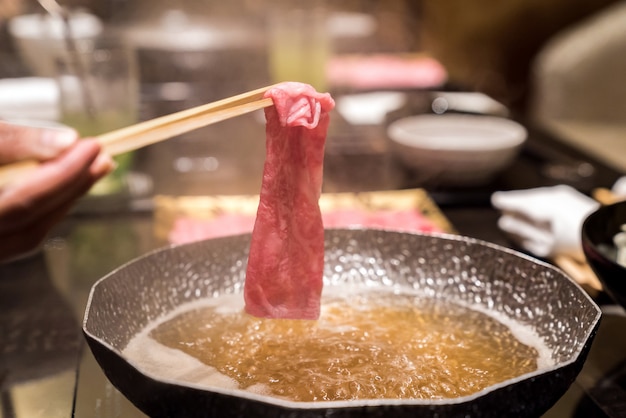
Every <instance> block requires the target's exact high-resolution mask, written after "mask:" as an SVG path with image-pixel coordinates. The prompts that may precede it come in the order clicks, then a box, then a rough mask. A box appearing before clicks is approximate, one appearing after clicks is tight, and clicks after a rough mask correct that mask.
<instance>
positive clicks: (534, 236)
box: [491, 185, 599, 261]
mask: <svg viewBox="0 0 626 418" xmlns="http://www.w3.org/2000/svg"><path fill="white" fill-rule="evenodd" d="M491 203H492V205H493V206H494V207H495V208H496V209H499V210H500V211H502V215H501V217H500V218H499V219H498V226H499V227H500V229H502V231H504V232H505V233H507V234H508V235H509V236H510V237H511V239H512V240H513V241H515V242H516V243H517V244H518V245H520V246H521V247H522V248H524V249H526V250H527V251H529V252H530V253H532V254H534V255H536V256H538V257H543V258H548V257H555V256H557V255H567V256H570V257H573V258H575V259H577V260H580V261H584V255H583V252H582V244H581V229H582V224H583V222H584V220H585V219H586V217H587V216H588V215H589V214H590V213H591V212H593V211H594V210H595V209H596V208H597V207H598V206H599V203H598V202H596V201H595V200H593V199H592V198H590V197H588V196H586V195H584V194H582V193H580V192H578V191H577V190H576V189H574V188H573V187H570V186H566V185H559V186H551V187H539V188H534V189H526V190H512V191H500V192H495V193H493V194H492V196H491Z"/></svg>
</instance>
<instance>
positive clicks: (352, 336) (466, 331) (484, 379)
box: [125, 287, 549, 402]
mask: <svg viewBox="0 0 626 418" xmlns="http://www.w3.org/2000/svg"><path fill="white" fill-rule="evenodd" d="M344 290H345V289H342V291H337V290H335V289H333V287H327V288H325V292H326V293H325V296H324V299H323V304H322V310H321V316H320V319H319V320H315V321H310V320H286V319H262V318H256V317H253V316H251V315H248V314H246V313H245V312H244V311H243V302H242V301H240V299H241V296H240V295H234V296H224V297H220V298H216V299H210V300H207V301H205V302H203V303H194V304H193V305H190V306H188V307H186V308H185V309H182V310H180V311H178V312H176V313H174V314H172V315H170V316H169V317H168V318H165V319H164V320H162V321H160V322H158V323H155V324H152V325H151V326H150V327H148V328H147V329H146V330H145V332H144V333H142V334H141V335H140V336H138V337H137V338H135V339H134V340H133V341H131V343H130V344H129V346H128V348H127V349H126V350H125V354H126V355H127V356H129V357H130V359H131V361H133V362H134V363H136V364H137V365H138V366H139V368H140V369H142V370H145V371H148V372H151V373H153V374H154V373H157V374H159V375H160V376H161V375H162V374H163V373H172V374H174V376H161V377H169V378H170V379H171V378H174V379H179V380H184V381H187V382H189V383H196V384H198V383H200V384H208V385H220V386H223V387H228V388H239V389H244V390H249V391H254V392H256V393H262V394H265V395H271V396H275V397H280V398H285V399H289V400H292V401H305V402H306V401H336V400H353V399H382V398H385V399H443V398H455V397H460V396H465V395H469V394H472V393H475V392H477V391H480V390H482V389H484V388H486V387H488V386H491V385H493V384H496V383H499V382H502V381H504V380H507V379H510V378H514V377H517V376H520V375H522V374H525V373H529V372H533V371H535V370H537V368H538V367H544V366H545V365H547V363H549V358H547V355H546V353H547V350H546V349H542V347H541V344H540V341H539V339H538V337H536V336H534V334H533V333H532V332H531V331H530V330H528V329H524V328H523V327H521V326H512V324H508V323H505V322H506V321H505V322H503V321H500V320H499V319H498V318H495V317H493V316H491V315H489V314H487V313H484V312H481V311H480V310H477V309H473V308H470V307H467V306H462V305H460V304H458V303H454V302H451V301H447V300H442V299H432V298H425V297H423V296H419V295H416V294H409V293H406V294H404V293H401V294H397V293H393V292H391V291H389V292H384V291H380V290H376V291H365V292H364V291H360V292H359V293H356V294H355V293H354V292H353V291H352V292H345V291H344ZM168 370H169V372H168Z"/></svg>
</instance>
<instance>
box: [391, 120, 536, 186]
mask: <svg viewBox="0 0 626 418" xmlns="http://www.w3.org/2000/svg"><path fill="white" fill-rule="evenodd" d="M387 134H388V136H389V138H390V139H391V144H392V151H393V152H394V154H395V155H396V156H397V157H398V158H399V159H400V160H401V161H402V162H403V163H404V164H405V165H406V166H407V167H408V168H410V169H411V170H412V171H414V173H415V175H416V177H417V180H418V181H420V182H422V183H423V184H436V185H446V186H452V185H455V186H474V185H480V184H484V183H486V182H488V181H490V180H492V179H493V178H494V176H495V175H496V174H498V173H499V172H501V171H502V170H503V169H505V168H506V167H507V166H509V165H510V164H511V163H512V162H513V160H514V159H515V157H516V156H517V155H518V153H519V151H520V149H521V147H522V144H523V143H524V142H525V141H526V138H527V135H528V134H527V131H526V129H525V128H524V127H523V126H522V125H520V124H519V123H517V122H514V121H512V120H510V119H506V118H501V117H495V116H483V115H461V114H443V115H430V114H428V115H417V116H410V117H406V118H403V119H399V120H397V121H395V122H392V123H391V124H390V125H389V127H388V130H387Z"/></svg>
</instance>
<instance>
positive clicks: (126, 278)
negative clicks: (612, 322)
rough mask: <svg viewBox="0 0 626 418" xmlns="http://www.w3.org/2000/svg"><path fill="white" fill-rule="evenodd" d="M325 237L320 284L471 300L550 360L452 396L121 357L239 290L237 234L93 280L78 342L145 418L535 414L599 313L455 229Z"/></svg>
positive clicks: (563, 378)
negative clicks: (137, 342) (257, 386)
mask: <svg viewBox="0 0 626 418" xmlns="http://www.w3.org/2000/svg"><path fill="white" fill-rule="evenodd" d="M325 237H326V250H325V257H326V259H325V271H324V279H325V286H333V285H342V284H347V283H349V284H353V285H357V286H368V288H371V287H376V286H378V287H381V288H389V287H391V288H393V289H397V288H398V287H408V288H409V289H411V290H416V289H417V290H419V291H420V292H424V294H425V295H431V296H432V297H442V298H449V299H451V300H452V301H456V302H458V303H462V304H466V305H474V306H476V305H477V306H479V307H480V308H481V309H485V310H487V311H490V312H492V313H494V314H498V315H505V316H506V317H507V318H509V319H511V320H514V321H517V322H518V323H521V324H523V325H527V326H529V327H531V328H532V329H533V330H534V332H535V333H536V334H537V335H538V336H539V337H540V338H541V339H542V340H543V341H544V343H545V345H546V346H547V347H548V349H549V350H550V353H551V357H552V359H553V361H554V364H553V365H552V366H550V367H546V368H542V369H540V370H537V371H535V372H532V373H527V374H524V375H521V376H518V377H516V378H514V379H510V380H507V381H504V382H502V383H500V384H497V385H493V386H490V387H488V388H486V389H484V390H482V391H480V392H478V393H475V394H473V395H471V396H465V397H459V398H455V399H448V400H393V399H385V400H369V401H368V400H365V401H337V402H317V403H316V402H290V401H286V400H282V399H277V398H273V397H269V396H261V395H258V394H252V393H249V392H245V391H243V390H238V389H223V388H212V387H208V388H207V387H198V386H194V385H186V384H182V383H180V382H175V381H171V380H167V379H163V378H160V377H159V376H155V375H150V374H148V373H146V372H143V371H142V370H140V369H139V368H137V367H135V366H133V364H131V363H130V362H129V361H128V360H127V359H126V358H125V357H124V355H123V350H124V348H125V347H126V345H127V344H128V342H129V341H130V340H131V339H132V338H133V336H135V335H136V334H137V333H139V332H141V331H142V329H144V327H146V325H147V324H148V323H150V322H151V321H153V320H155V319H156V318H159V317H161V316H162V315H166V314H168V313H169V312H171V311H172V310H173V309H175V308H176V307H178V306H180V305H181V304H183V303H187V302H191V301H194V300H198V299H201V298H210V297H215V296H216V295H219V294H224V293H226V294H228V293H233V292H240V291H241V288H242V284H243V282H244V279H245V268H246V263H247V255H248V246H249V240H250V236H249V235H241V236H233V237H227V238H219V239H214V240H208V241H202V242H197V243H192V244H186V245H181V246H175V247H170V248H166V249H163V250H160V251H156V252H153V253H150V254H148V255H145V256H143V257H141V258H139V259H137V260H135V261H133V262H131V263H129V264H127V265H124V266H122V267H120V268H119V269H117V270H116V271H114V272H112V273H111V274H109V275H108V276H106V277H104V278H103V279H101V280H100V281H98V282H97V283H96V284H95V285H94V286H93V288H92V290H91V293H90V298H89V302H88V305H87V310H86V313H85V319H84V323H83V331H84V334H85V336H86V338H87V341H88V343H89V346H90V348H91V350H92V351H93V354H94V356H95V358H96V360H97V361H98V363H99V364H100V366H101V367H102V369H103V370H104V372H105V374H106V375H107V377H108V378H109V379H110V381H111V382H112V383H113V384H114V385H115V386H116V387H117V388H118V389H119V390H120V391H121V392H122V393H123V394H124V395H125V396H126V397H127V398H128V399H129V400H130V401H131V402H133V403H134V404H135V405H136V406H137V407H139V408H140V409H141V410H142V411H144V412H145V413H146V414H148V415H149V416H151V417H153V418H156V417H179V416H180V417H220V418H229V417H279V418H280V417H292V418H299V417H307V418H312V417H329V416H332V417H334V418H338V417H389V416H394V417H397V418H401V417H418V416H419V417H443V416H445V417H504V416H507V417H511V416H515V417H537V416H540V415H541V414H543V413H544V412H545V411H547V410H548V409H549V408H550V407H551V406H552V405H553V404H554V403H555V402H556V401H557V400H558V399H559V398H560V397H561V396H562V395H563V394H564V393H565V392H566V391H567V389H568V388H569V386H570V385H571V383H572V382H573V381H574V379H575V378H576V376H577V374H578V373H579V372H580V369H581V368H582V365H583V363H584V361H585V358H586V356H587V354H588V351H589V348H590V345H591V342H592V340H593V338H594V336H595V332H596V330H597V327H598V325H599V321H600V317H601V311H600V309H599V308H598V306H597V305H596V304H595V303H594V302H593V300H592V299H591V298H590V297H589V296H588V295H587V294H586V293H585V292H584V291H583V290H582V289H581V288H580V286H578V285H577V284H576V283H574V282H573V281H572V280H571V279H570V278H569V277H567V276H566V275H565V274H564V273H563V272H562V271H560V270H558V269H556V268H554V267H553V266H551V265H549V264H546V263H543V262H541V261H538V260H535V259H533V258H530V257H528V256H525V255H523V254H521V253H518V252H515V251H512V250H508V249H505V248H502V247H498V246H495V245H493V244H488V243H485V242H482V241H478V240H475V239H472V238H466V237H459V236H448V235H422V234H409V233H399V232H389V231H379V230H328V231H326V234H325ZM303 384H305V383H303Z"/></svg>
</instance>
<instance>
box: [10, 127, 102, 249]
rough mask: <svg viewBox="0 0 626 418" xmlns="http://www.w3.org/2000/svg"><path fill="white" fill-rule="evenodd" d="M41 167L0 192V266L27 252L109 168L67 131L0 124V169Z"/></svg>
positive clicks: (93, 147)
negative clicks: (26, 163) (32, 163)
mask: <svg viewBox="0 0 626 418" xmlns="http://www.w3.org/2000/svg"><path fill="white" fill-rule="evenodd" d="M24 159H37V160H39V161H42V163H41V164H40V165H39V166H38V167H37V168H36V169H34V170H33V171H32V172H29V173H28V174H27V175H24V177H23V178H20V179H19V180H17V181H15V182H13V183H11V184H9V185H7V186H6V187H4V188H3V189H0V261H3V260H8V259H10V258H12V257H16V256H18V255H20V254H22V253H25V252H27V251H29V250H32V249H34V248H36V247H37V245H38V244H39V243H41V241H42V240H43V239H44V238H45V236H46V234H47V233H48V231H49V230H50V229H51V228H52V227H53V226H54V225H55V224H56V223H58V222H59V221H60V220H61V219H62V218H63V217H64V216H65V214H66V213H67V212H68V211H69V210H70V208H71V207H72V205H73V204H74V202H75V201H76V200H77V199H78V198H79V197H81V196H82V195H84V194H85V193H86V192H87V191H88V190H89V189H90V188H91V186H92V185H93V184H94V183H95V182H96V181H97V180H98V179H100V178H101V177H103V176H104V175H106V174H107V173H109V172H110V171H111V170H112V169H113V167H114V163H113V160H112V159H111V157H109V156H108V155H106V154H104V153H100V145H99V144H98V143H97V142H96V141H94V140H90V139H84V140H80V141H78V135H77V133H76V132H75V131H73V130H71V129H59V128H37V127H31V126H26V125H19V124H11V123H7V122H1V121H0V164H7V163H10V162H14V161H20V160H24Z"/></svg>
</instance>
